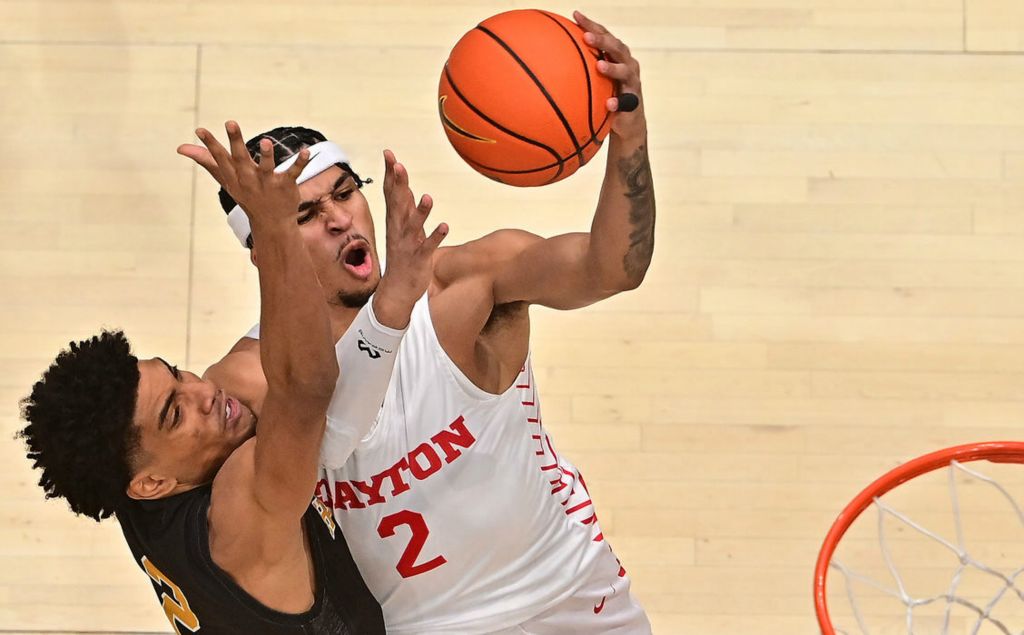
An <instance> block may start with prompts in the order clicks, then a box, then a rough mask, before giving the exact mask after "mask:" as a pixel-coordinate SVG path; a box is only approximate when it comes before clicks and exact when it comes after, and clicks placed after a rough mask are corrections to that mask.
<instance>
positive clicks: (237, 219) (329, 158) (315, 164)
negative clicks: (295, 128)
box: [228, 141, 348, 247]
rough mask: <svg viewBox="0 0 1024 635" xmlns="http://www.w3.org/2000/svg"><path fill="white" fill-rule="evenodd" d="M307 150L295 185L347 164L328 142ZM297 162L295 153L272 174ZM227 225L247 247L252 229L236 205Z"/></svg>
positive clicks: (345, 159) (312, 146)
mask: <svg viewBox="0 0 1024 635" xmlns="http://www.w3.org/2000/svg"><path fill="white" fill-rule="evenodd" d="M308 149H309V163H308V164H307V165H306V167H305V168H303V169H302V173H301V174H299V178H297V179H295V182H296V183H305V182H306V181H308V180H310V179H311V178H313V177H314V176H317V175H318V174H320V173H321V172H323V171H324V170H326V169H327V168H329V167H331V166H333V165H335V164H337V163H348V157H347V156H346V155H345V151H344V150H342V149H341V148H339V147H338V146H337V145H336V144H334V143H332V142H330V141H321V142H320V143H317V144H314V145H311V146H309V148H308ZM298 160H299V155H298V153H296V154H294V155H292V156H290V157H288V159H287V160H285V161H282V162H281V164H280V165H278V166H277V167H275V168H274V172H284V171H285V170H287V169H288V168H290V167H292V166H293V165H295V162H296V161H298ZM228 225H230V226H231V231H233V232H234V233H235V238H237V239H238V242H240V243H242V246H243V247H247V246H248V245H246V242H247V241H248V240H249V235H250V234H252V228H251V227H250V226H249V217H248V216H246V215H245V212H244V211H243V210H242V208H241V207H239V206H238V205H235V207H234V209H232V210H231V211H230V212H229V213H228Z"/></svg>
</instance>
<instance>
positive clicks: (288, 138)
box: [217, 126, 373, 249]
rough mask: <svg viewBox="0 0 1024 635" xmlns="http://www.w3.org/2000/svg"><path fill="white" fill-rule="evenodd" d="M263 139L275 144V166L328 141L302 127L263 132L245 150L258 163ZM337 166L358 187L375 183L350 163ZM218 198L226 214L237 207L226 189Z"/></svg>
mask: <svg viewBox="0 0 1024 635" xmlns="http://www.w3.org/2000/svg"><path fill="white" fill-rule="evenodd" d="M263 139H270V141H271V143H272V144H273V147H274V165H281V164H282V163H283V162H285V161H287V160H288V159H290V158H291V157H292V156H294V155H296V154H298V153H299V151H300V150H302V149H303V148H308V147H309V146H312V145H316V144H318V143H320V142H321V141H327V137H325V136H324V135H323V133H321V132H320V131H318V130H313V129H312V128H303V127H301V126H281V127H280V128H274V129H273V130H268V131H266V132H261V133H260V134H258V135H256V136H255V137H253V138H252V139H249V140H248V141H247V142H246V143H245V149H246V150H248V151H249V156H251V157H252V160H253V161H255V162H256V163H259V162H260V141H262V140H263ZM337 165H338V167H339V168H341V169H342V170H345V171H346V172H348V173H349V174H350V175H351V176H352V180H354V181H355V182H356V187H359V188H362V187H363V185H365V184H367V183H373V179H365V180H363V179H361V178H359V175H358V174H356V173H355V170H353V169H352V167H351V166H349V164H348V163H338V164H337ZM217 196H218V197H220V206H221V208H222V209H223V210H224V213H225V214H230V213H231V210H233V209H235V205H237V203H236V202H235V199H233V198H231V195H230V194H228V193H227V191H225V190H224V188H220V190H219V191H218V192H217ZM245 246H246V247H248V248H249V249H252V236H249V237H248V238H247V239H246V241H245Z"/></svg>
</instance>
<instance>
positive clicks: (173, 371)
mask: <svg viewBox="0 0 1024 635" xmlns="http://www.w3.org/2000/svg"><path fill="white" fill-rule="evenodd" d="M157 359H159V360H160V361H161V362H163V364H164V366H166V367H167V372H169V373H170V374H171V377H173V378H174V382H175V383H177V382H178V373H177V370H176V369H175V368H174V367H173V366H171V365H170V364H168V363H167V360H166V359H164V358H163V357H157ZM176 392H177V391H175V390H173V389H172V390H171V394H169V395H167V401H165V402H164V407H163V409H162V410H161V411H160V418H159V419H158V420H157V424H156V428H157V430H163V429H164V421H165V420H166V419H167V412H168V411H169V410H170V409H171V402H172V401H174V395H175V393H176Z"/></svg>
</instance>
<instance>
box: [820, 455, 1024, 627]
mask: <svg viewBox="0 0 1024 635" xmlns="http://www.w3.org/2000/svg"><path fill="white" fill-rule="evenodd" d="M978 465H979V464H978V463H972V464H971V467H968V466H967V465H965V464H962V463H959V462H956V461H953V462H951V463H950V465H949V467H948V468H947V469H945V470H938V471H936V472H932V473H930V474H928V475H923V476H922V477H919V478H918V479H914V480H913V481H911V482H909V483H905V484H904V485H902V486H900V487H898V488H896V490H893V491H892V492H890V493H889V494H887V495H885V496H884V497H883V498H877V497H876V498H875V499H874V504H873V508H874V514H872V513H871V509H868V510H865V511H864V513H862V514H861V516H860V518H858V520H857V521H856V522H855V523H854V525H853V526H851V528H850V530H848V531H847V534H846V535H845V536H844V537H843V540H842V541H841V542H840V545H839V548H838V549H837V551H836V555H835V556H833V558H832V561H831V563H830V568H831V569H832V571H833V572H834V573H833V575H831V576H830V578H831V579H832V582H831V583H830V584H831V588H832V590H833V593H832V595H835V594H837V593H844V595H845V603H844V602H836V601H834V600H830V609H831V610H830V612H831V615H832V620H833V624H834V628H835V629H836V632H837V633H842V634H843V635H853V634H854V633H862V634H864V635H895V634H897V633H906V634H914V635H925V634H928V635H930V634H933V633H935V634H942V635H960V634H968V633H969V634H970V635H981V634H989V633H991V634H996V633H1001V634H1004V635H1011V634H1013V635H1022V634H1024V592H1022V590H1021V589H1020V588H1018V586H1017V579H1018V577H1019V576H1020V575H1021V573H1022V572H1024V511H1022V509H1021V505H1020V504H1019V503H1018V500H1019V498H1020V497H1019V494H1021V493H1024V487H1021V484H1022V483H1024V479H1022V478H1021V476H1022V475H1024V466H1017V465H1010V466H1008V465H1001V466H996V465H995V464H985V465H987V466H988V467H986V468H985V469H986V471H987V472H989V474H991V471H992V469H994V468H996V467H998V468H999V469H1003V470H1006V469H1007V468H1009V469H1010V470H1011V471H1008V472H1004V473H1003V474H1000V480H1004V478H1005V479H1009V480H1010V481H1011V484H1012V485H1015V486H1017V487H1016V489H1015V490H1014V491H1015V493H1011V490H1010V489H1009V488H1007V487H1004V485H1001V484H1000V483H999V482H997V480H996V479H995V478H993V477H992V476H990V475H989V474H983V473H982V472H980V471H979V469H978ZM943 477H944V478H945V480H946V487H945V488H944V489H945V490H946V492H947V493H946V494H943V495H941V496H940V493H939V487H937V486H936V485H937V484H935V483H929V482H928V479H929V478H931V479H932V480H933V481H935V479H939V478H943ZM1004 482H1005V480H1004ZM1015 494H1016V495H1015ZM941 498H945V499H946V500H945V501H942V500H940V499H941ZM893 499H895V500H893ZM908 507H909V508H910V509H907V508H908ZM872 516H874V518H873V520H874V522H873V523H872V522H871V520H872ZM872 525H873V526H872ZM835 573H839V574H841V576H842V579H843V582H844V584H843V585H837V584H836V582H838V579H837V578H836V576H835ZM837 587H838V589H840V590H837ZM837 599H839V598H837ZM897 602H898V604H897ZM858 629H859V630H858Z"/></svg>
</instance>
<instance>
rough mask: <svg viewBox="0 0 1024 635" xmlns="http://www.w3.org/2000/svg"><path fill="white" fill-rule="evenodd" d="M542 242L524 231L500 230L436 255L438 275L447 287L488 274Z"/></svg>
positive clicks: (442, 249) (537, 237) (438, 278)
mask: <svg viewBox="0 0 1024 635" xmlns="http://www.w3.org/2000/svg"><path fill="white" fill-rule="evenodd" d="M542 240H544V239H543V238H541V237H540V236H538V235H536V234H532V233H530V232H528V231H524V230H521V229H499V230H497V231H495V232H491V233H490V234H487V235H486V236H482V237H480V238H477V239H476V240H471V241H469V242H467V243H463V244H461V245H455V246H452V247H442V248H440V249H438V250H437V254H436V255H435V256H434V276H435V278H436V279H437V281H438V282H439V283H441V284H442V285H447V284H450V283H452V282H454V281H456V280H458V279H459V278H464V277H467V276H472V275H486V274H488V273H491V272H493V271H495V270H497V269H498V268H500V266H501V265H502V264H504V263H506V262H507V261H508V260H510V259H512V258H515V257H516V256H517V255H519V254H520V253H522V252H523V251H524V250H525V249H526V248H528V247H530V246H531V245H534V244H536V243H538V242H540V241H542Z"/></svg>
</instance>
